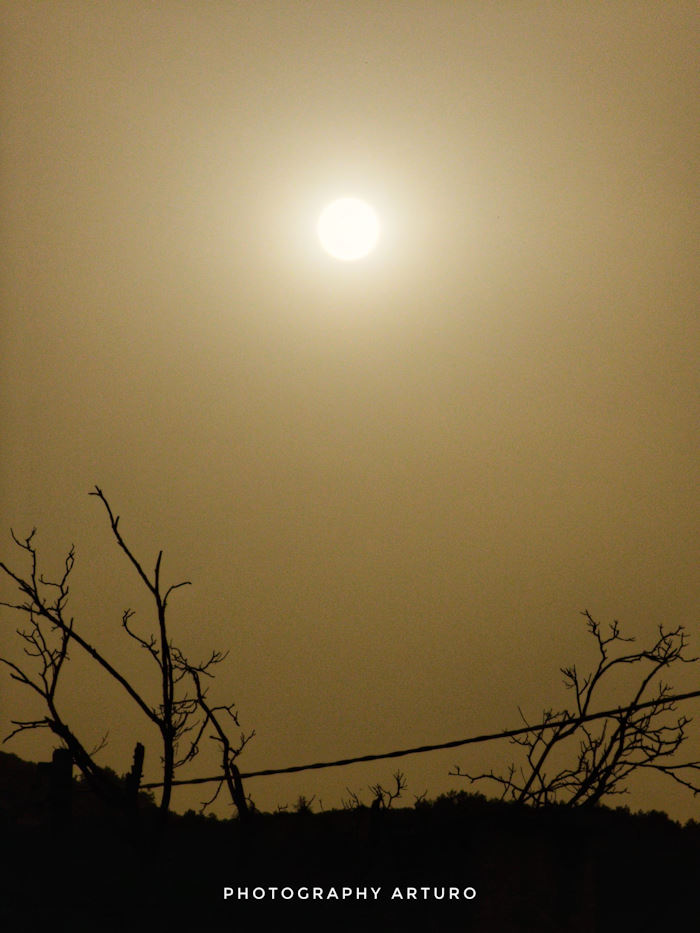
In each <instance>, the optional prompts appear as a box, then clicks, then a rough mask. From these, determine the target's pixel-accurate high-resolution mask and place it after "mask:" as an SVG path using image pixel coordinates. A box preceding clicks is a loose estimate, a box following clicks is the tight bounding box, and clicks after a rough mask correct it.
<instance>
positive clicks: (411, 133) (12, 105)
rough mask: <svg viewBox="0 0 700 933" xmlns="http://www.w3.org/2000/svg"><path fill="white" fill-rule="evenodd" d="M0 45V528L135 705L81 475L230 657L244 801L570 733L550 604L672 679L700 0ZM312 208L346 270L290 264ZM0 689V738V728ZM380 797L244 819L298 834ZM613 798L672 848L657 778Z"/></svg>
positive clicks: (162, 18) (24, 24) (560, 648)
mask: <svg viewBox="0 0 700 933" xmlns="http://www.w3.org/2000/svg"><path fill="white" fill-rule="evenodd" d="M1 16H2V22H1V24H0V25H1V27H2V29H1V32H2V40H1V41H2V48H1V49H0V60H1V61H2V65H0V68H1V71H2V73H1V74H0V79H1V80H0V85H1V87H2V90H1V91H0V93H1V95H2V98H1V101H2V114H3V117H2V119H3V130H2V137H1V140H0V160H1V161H0V172H1V176H0V178H1V180H0V184H1V189H0V194H1V197H2V205H1V207H2V219H1V220H0V269H1V270H2V271H1V272H0V287H1V290H2V319H1V323H0V329H1V330H0V335H1V338H2V348H3V364H2V371H1V373H0V424H1V425H2V439H3V440H2V447H3V456H2V467H1V473H0V518H1V519H2V522H1V524H2V525H3V526H4V528H5V531H3V532H2V533H3V534H5V533H6V530H7V529H9V526H10V525H11V526H12V527H14V528H15V529H16V530H18V531H20V532H23V531H25V530H29V529H30V528H31V527H32V526H33V525H37V526H38V527H39V535H40V537H39V543H40V545H42V546H43V549H44V553H45V555H46V560H47V562H48V564H49V567H52V568H54V569H55V568H57V567H58V566H59V565H60V558H61V555H62V554H63V552H64V551H65V550H66V549H67V547H68V546H69V545H70V543H71V542H75V544H76V547H77V552H78V565H77V567H76V571H75V577H76V579H75V586H74V594H75V603H74V609H75V614H76V619H77V623H78V624H79V625H80V626H81V628H82V629H84V630H85V632H86V633H89V634H90V635H91V636H92V637H93V638H94V641H95V642H96V643H99V644H100V645H103V646H104V647H105V650H106V651H110V652H112V653H113V654H114V656H116V657H119V658H123V659H124V663H125V664H131V663H132V659H133V663H134V664H135V665H136V668H137V671H138V673H137V677H141V676H143V678H144V681H143V682H144V683H147V679H146V675H145V669H143V661H142V659H141V658H139V657H138V656H137V655H136V656H134V655H133V654H129V655H128V657H127V653H126V652H125V651H124V645H123V640H122V638H121V633H120V631H119V619H120V616H121V610H122V609H123V608H125V607H126V606H134V605H136V606H140V605H141V602H142V600H141V597H140V595H139V591H138V585H137V581H136V580H135V579H134V577H133V576H132V575H130V574H129V571H128V568H127V567H126V566H125V564H124V561H123V559H122V556H121V555H120V554H118V553H117V550H116V548H115V547H114V546H113V545H112V543H111V542H110V539H109V534H108V529H107V527H106V525H105V522H104V517H103V514H102V513H101V512H100V510H99V509H98V508H97V507H96V505H97V504H96V503H95V501H94V500H91V499H89V498H88V496H87V493H88V491H89V490H90V489H91V488H92V487H93V485H94V484H95V483H98V484H99V485H100V486H101V487H102V488H103V489H104V490H105V492H106V494H107V495H108V496H109V498H110V500H111V501H112V503H113V505H114V508H115V510H116V511H118V512H119V513H120V514H121V515H122V523H123V525H122V527H123V531H124V534H125V535H126V536H127V537H128V538H129V539H130V540H131V542H132V543H133V546H134V548H135V550H137V551H138V552H139V553H140V554H141V555H143V557H144V559H145V560H148V561H151V560H152V559H154V558H155V554H156V553H157V551H158V549H159V548H161V547H162V548H163V549H164V550H165V563H164V571H165V573H166V574H170V575H171V579H172V580H173V581H174V580H178V579H181V578H183V577H185V578H188V579H190V580H192V583H193V586H192V587H191V588H190V589H188V590H183V591H178V594H177V599H176V600H175V598H174V599H173V602H174V606H173V615H172V626H173V634H174V635H175V637H176V638H177V639H178V640H180V641H181V642H183V643H184V645H185V646H186V647H187V648H188V649H189V650H190V651H191V652H192V653H193V654H194V655H197V656H198V655H199V654H208V652H209V649H210V648H211V647H213V646H215V647H221V648H227V649H230V652H231V654H230V656H229V659H228V660H227V662H226V666H225V668H223V669H222V671H221V673H220V674H219V677H218V679H217V682H216V690H217V695H220V698H221V699H222V700H224V699H227V700H228V699H229V698H233V699H235V700H236V701H237V703H238V704H239V708H240V713H241V719H242V722H243V724H244V725H245V726H246V727H248V728H255V729H256V730H257V736H256V738H255V740H254V741H253V743H252V744H251V745H250V747H249V749H248V750H247V751H246V754H245V762H244V763H242V767H243V768H244V770H253V769H255V768H266V767H277V766H279V767H283V766H285V765H289V764H297V763H301V762H304V761H307V760H308V761H314V760H316V759H318V758H324V759H328V758H335V757H345V756H351V755H362V754H365V753H373V752H381V751H384V750H390V749H393V748H398V747H402V746H413V745H418V744H422V743H426V742H435V743H437V742H441V741H448V740H450V739H456V738H459V737H461V736H468V735H470V734H473V733H480V732H486V731H490V730H492V729H499V728H507V727H509V726H514V725H516V724H517V705H518V704H520V705H521V706H522V707H523V708H524V709H525V710H526V711H527V712H529V713H530V714H531V715H532V716H533V717H535V716H537V715H538V714H539V713H540V712H541V710H542V708H543V707H544V706H548V705H552V706H555V707H559V706H563V705H565V704H566V703H567V702H568V700H569V697H568V696H567V695H565V694H564V691H563V687H562V686H561V682H560V675H559V673H558V671H559V668H560V667H561V666H562V665H564V664H569V663H571V662H573V661H576V662H577V663H578V664H579V666H580V667H586V666H588V665H589V664H590V663H592V662H593V660H594V653H593V652H592V646H591V645H589V644H588V642H587V638H586V635H585V632H584V626H583V623H582V619H581V617H580V615H579V612H580V610H583V609H585V608H588V609H590V611H591V612H592V613H593V614H594V615H595V616H597V617H599V618H600V619H601V620H602V621H609V620H612V619H613V618H617V619H619V620H620V622H621V624H622V626H623V628H624V629H626V630H627V631H628V632H629V633H630V634H636V635H637V636H638V637H639V639H640V641H642V640H648V639H649V638H651V637H653V635H654V632H655V630H656V627H657V626H658V624H659V623H663V624H666V625H676V624H679V623H681V624H684V625H686V626H687V627H688V629H689V631H690V632H691V633H692V634H693V636H694V637H695V642H696V643H695V648H696V651H697V650H698V643H697V640H698V635H700V632H699V631H698V625H697V594H698V587H697V571H696V554H697V527H698V526H697V518H698V513H697V494H696V489H697V488H698V469H697V442H696V440H695V438H696V434H697V424H698V380H697V338H698V317H697V308H698V302H697V296H698V274H697V256H698V252H699V250H698V246H699V243H698V239H699V238H698V223H697V216H698V211H697V206H698V205H697V180H698V174H697V126H698V116H699V115H698V107H697V99H698V95H697V90H698V88H697V72H696V64H695V52H696V49H697V38H698V35H697V34H698V29H697V23H698V20H697V8H696V6H695V4H692V3H682V2H675V3H663V4H661V3H655V2H654V3H652V2H648V3H639V2H637V3H627V2H612V3H606V4H597V3H595V4H594V3H588V2H572V3H567V4H558V3H547V2H493V3H483V2H469V0H463V2H454V3H451V2H400V3H399V2H391V0H383V2H381V3H375V2H371V3H370V2H358V0H353V2H347V3H343V2H328V3H314V2H311V3H287V2H285V3H274V2H239V3H230V2H212V3H201V4H199V3H184V2H182V3H180V2H166V3H161V4H150V3H146V2H141V0H136V2H130V3H121V2H104V3H100V4H92V3H87V2H86V3H77V2H61V3H56V4H53V3H52V4H45V3H30V2H28V3H4V4H2V7H1ZM346 194H353V195H357V196H360V197H363V198H365V199H366V200H367V201H369V202H370V203H371V204H373V206H374V207H375V209H376V210H377V212H378V214H379V215H380V217H381V220H382V238H381V240H380V243H379V246H378V248H377V249H376V250H375V251H374V252H373V253H372V254H371V255H370V256H369V257H367V258H366V259H365V260H362V261H358V262H355V263H349V264H347V263H338V262H337V261H334V260H333V259H331V258H330V257H328V256H327V255H325V254H324V253H323V252H322V250H321V249H320V248H319V245H318V242H317V240H316V237H315V225H316V221H317V217H318V214H319V212H320V210H321V209H322V207H323V206H324V204H326V203H327V202H328V201H329V200H331V199H333V198H334V197H339V196H344V195H346ZM5 541H6V543H5V544H4V545H2V548H1V549H0V553H1V554H2V556H3V558H4V559H7V558H8V557H11V556H12V551H11V549H10V542H9V535H8V536H7V537H6V539H5ZM3 618H5V617H3ZM144 625H145V626H147V622H146V620H145V619H144ZM10 632H11V629H10V626H9V621H8V620H7V619H5V621H4V623H3V630H2V633H1V634H0V639H1V640H0V644H1V645H2V646H3V647H4V646H5V645H6V642H9V641H10ZM75 668H76V674H75V676H74V677H73V678H71V677H70V676H67V677H66V683H65V685H64V686H65V689H66V694H65V697H64V702H65V704H66V709H68V710H74V715H75V717H76V722H78V723H80V724H81V726H82V728H83V729H84V730H85V736H86V737H85V743H86V744H87V745H89V744H90V743H91V738H90V737H92V740H94V741H96V740H97V739H98V738H99V737H100V735H101V734H102V732H104V731H105V729H106V728H109V729H110V746H109V748H108V749H107V751H106V752H105V753H103V754H104V757H103V761H104V763H106V764H110V765H111V766H112V767H114V768H116V770H118V771H123V770H126V768H128V766H129V762H130V755H131V749H132V748H133V743H134V741H135V740H136V738H138V737H141V738H146V739H151V740H152V739H154V737H153V736H149V735H146V736H143V735H142V734H141V732H139V729H141V730H142V727H141V726H138V727H137V726H136V719H135V718H131V717H132V711H131V710H129V708H128V706H127V705H126V703H125V702H124V701H122V699H121V698H120V697H118V695H117V694H116V693H114V691H113V690H112V689H111V688H110V687H109V686H108V685H104V684H102V682H101V681H99V680H96V681H95V682H92V681H91V680H90V674H89V668H88V667H83V666H81V662H80V661H79V659H77V658H76V659H75ZM66 674H67V675H70V672H69V671H67V672H66ZM674 683H676V684H677V686H678V687H679V688H680V687H685V688H686V689H690V688H689V687H688V677H686V681H682V680H680V679H679V680H677V681H674ZM0 689H1V691H2V693H1V696H2V719H3V725H2V728H3V730H4V731H7V729H5V720H6V719H10V718H14V717H15V715H16V714H17V713H18V712H22V711H23V709H24V704H26V698H24V697H22V696H21V694H20V693H19V691H17V690H15V689H14V687H12V686H10V685H9V681H7V680H6V679H5V680H3V682H2V686H1V688H0ZM42 743H43V744H42ZM5 747H6V748H7V749H8V750H10V751H16V752H17V753H18V754H23V755H25V756H26V757H34V758H40V757H45V756H46V754H47V752H46V749H47V748H48V747H49V746H48V745H47V744H46V742H45V737H43V736H38V737H35V738H33V739H32V738H22V740H21V741H16V742H15V743H14V744H12V745H11V746H5ZM156 754H157V753H156V749H155V745H153V751H152V752H151V759H150V760H151V765H152V771H151V776H153V773H154V771H153V769H154V766H155V761H156ZM147 755H148V752H147ZM510 756H511V749H509V747H508V746H507V745H504V746H490V747H488V749H484V750H479V751H477V750H475V751H473V752H470V753H469V756H468V755H467V754H466V752H465V753H464V754H459V753H455V752H451V753H449V755H434V756H422V757H421V758H409V759H405V760H404V761H403V762H402V763H401V764H402V767H403V768H404V770H405V772H406V774H407V777H408V781H409V792H413V793H416V794H418V793H421V792H422V791H423V790H425V789H428V791H429V795H430V796H434V795H436V794H437V793H439V792H442V791H443V790H445V789H447V788H448V787H453V786H457V787H461V786H463V785H460V784H459V783H458V782H456V781H455V780H454V779H450V778H448V777H447V771H448V770H449V768H450V767H451V766H452V765H453V764H454V763H455V762H456V761H458V762H459V763H460V764H461V765H462V766H463V767H465V768H467V769H468V768H470V767H474V768H476V769H479V768H480V767H483V766H484V764H486V765H488V766H494V767H496V768H498V767H500V765H501V764H502V763H506V762H507V761H508V760H509V759H510ZM201 759H202V760H201V762H200V763H199V764H198V767H197V769H195V771H197V772H198V773H201V769H204V770H205V771H206V770H211V768H212V766H213V758H211V757H209V758H207V757H206V756H205V753H204V752H203V753H202V756H201ZM147 762H148V759H147ZM392 770H393V767H392V764H391V762H389V763H384V764H383V765H381V764H377V765H373V766H371V767H367V768H364V767H363V768H360V767H356V768H353V769H350V768H349V769H345V770H342V771H335V772H323V773H319V774H311V775H309V774H307V775H301V776H299V777H298V778H297V777H289V778H281V779H278V780H274V781H273V780H272V779H269V780H266V781H263V780H261V781H259V782H257V783H256V784H255V785H254V786H253V784H252V782H251V786H250V788H249V789H250V792H251V793H252V795H253V797H254V798H255V799H256V800H257V801H258V802H259V804H260V805H262V806H263V807H265V808H274V807H275V806H276V805H277V804H278V803H287V802H292V801H293V800H294V799H295V798H296V796H297V795H298V794H299V793H305V794H306V795H307V796H311V795H313V794H316V795H317V796H320V797H321V798H322V799H323V801H324V804H326V805H327V806H332V805H338V803H339V801H340V798H341V796H343V795H344V793H345V787H346V786H350V787H352V788H353V789H356V790H362V788H363V787H366V785H367V783H368V782H370V781H371V782H373V783H374V782H376V781H377V780H379V781H380V782H381V781H386V780H387V779H388V776H389V775H390V774H391V771H392ZM199 799H201V793H200V792H196V793H195V795H194V797H191V796H186V795H185V794H184V793H183V794H182V795H181V796H180V797H179V798H177V800H178V801H181V802H183V805H189V803H190V802H191V801H192V800H194V801H195V802H196V801H197V800H199ZM407 801H408V802H409V803H410V802H411V801H412V797H410V793H409V797H408V798H407ZM176 802H177V801H176ZM630 802H631V804H632V805H636V806H657V807H660V808H664V809H666V810H668V811H669V812H671V813H673V814H674V815H675V814H679V815H681V816H691V815H693V816H695V818H696V819H697V818H698V803H697V801H696V802H693V801H692V798H690V797H689V796H688V797H687V798H686V797H683V796H682V794H681V793H680V791H679V792H676V791H674V790H673V789H672V788H667V786H666V785H665V784H659V785H657V784H653V785H652V786H650V787H645V788H644V789H643V790H640V791H639V792H638V794H637V795H636V796H634V797H633V798H632V800H631V801H630ZM222 812H223V811H222Z"/></svg>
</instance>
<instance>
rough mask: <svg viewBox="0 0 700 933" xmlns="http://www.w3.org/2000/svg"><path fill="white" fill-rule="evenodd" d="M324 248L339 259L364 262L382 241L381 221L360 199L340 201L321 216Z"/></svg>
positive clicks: (319, 220) (319, 221) (318, 230)
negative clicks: (380, 237)
mask: <svg viewBox="0 0 700 933" xmlns="http://www.w3.org/2000/svg"><path fill="white" fill-rule="evenodd" d="M316 229H317V232H318V238H319V240H320V241H321V246H323V248H324V249H325V250H326V252H327V253H330V255H331V256H333V257H335V258H336V259H342V260H343V261H345V262H349V261H351V260H354V259H362V257H363V256H366V255H367V254H368V253H369V252H371V251H372V250H373V249H374V247H375V246H376V245H377V241H378V240H379V218H378V217H377V215H376V214H375V212H374V210H373V209H372V208H371V207H370V206H369V204H367V203H366V202H365V201H361V200H360V199H359V198H339V199H338V200H337V201H333V202H332V203H331V204H329V205H328V206H327V207H325V208H324V209H323V211H322V212H321V216H320V217H319V219H318V225H317V228H316Z"/></svg>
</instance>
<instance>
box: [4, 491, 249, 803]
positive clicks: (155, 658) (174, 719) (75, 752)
mask: <svg viewBox="0 0 700 933" xmlns="http://www.w3.org/2000/svg"><path fill="white" fill-rule="evenodd" d="M90 495H93V496H95V497H97V498H98V499H99V500H100V501H101V502H102V503H103V505H104V507H105V510H106V512H107V515H108V517H109V523H110V527H111V529H112V533H113V535H114V539H115V541H116V543H117V545H118V546H119V547H120V548H121V550H122V551H123V552H124V554H125V555H126V557H127V559H128V561H129V564H130V565H131V567H132V569H133V570H135V571H136V574H137V575H138V577H139V579H140V580H141V582H142V583H143V585H144V586H145V588H146V589H147V591H148V593H149V595H150V597H151V598H152V601H153V605H154V609H155V622H156V631H155V634H154V633H153V632H151V633H149V634H147V635H144V634H141V633H140V632H139V631H137V630H136V628H134V626H133V616H134V613H133V612H132V611H131V610H130V609H125V610H124V612H123V613H122V619H121V624H122V628H123V630H124V632H125V634H126V635H127V636H128V638H130V639H131V640H132V641H133V642H135V643H136V644H137V645H138V646H139V647H140V648H141V649H143V650H145V651H146V652H147V653H148V655H149V657H150V658H151V660H152V662H153V664H154V667H155V670H156V672H157V679H158V692H159V697H158V701H157V702H153V701H151V700H149V699H148V698H147V697H146V696H145V695H144V694H143V693H142V692H141V691H139V690H138V689H137V688H136V687H135V686H134V682H133V680H132V679H130V678H129V675H128V674H127V673H125V672H124V669H123V668H122V667H119V666H117V665H116V664H114V663H112V662H111V661H109V660H108V659H107V657H106V656H105V655H104V654H103V653H102V652H101V651H100V650H99V649H98V648H97V647H96V641H95V639H94V636H93V637H87V636H86V635H84V634H82V633H81V632H80V631H79V630H78V629H77V628H76V626H75V624H74V619H73V617H72V616H70V615H69V614H68V599H69V592H70V587H69V580H70V575H71V571H72V570H73V566H74V563H75V549H74V547H71V548H70V550H69V552H68V555H67V557H66V559H65V563H64V569H63V573H62V575H61V576H60V578H59V579H57V580H51V579H48V578H47V577H45V576H44V575H43V573H42V572H41V569H40V564H39V557H38V552H37V548H36V545H35V543H34V537H35V534H36V530H35V529H34V530H32V532H31V533H30V534H29V535H28V536H27V537H26V538H24V539H20V538H18V537H17V536H16V535H15V534H14V532H12V539H13V541H14V543H15V545H16V546H17V547H18V548H19V549H20V550H21V551H22V552H23V553H24V555H25V557H26V560H27V564H28V569H27V570H25V571H23V572H22V571H15V570H12V569H11V568H10V567H9V566H7V565H6V564H5V563H2V562H0V569H1V570H2V571H3V572H4V573H5V575H6V577H7V578H9V579H10V580H11V581H13V582H14V584H15V585H16V587H17V589H18V590H19V593H20V594H21V595H20V601H19V602H17V601H14V602H11V601H2V602H0V605H2V606H5V607H7V608H10V609H12V610H14V611H15V612H18V613H20V614H21V615H22V616H23V617H24V618H25V624H26V626H27V627H26V628H20V629H18V631H17V634H18V636H19V637H20V639H21V640H22V641H23V642H24V655H25V660H24V662H22V663H18V662H15V661H12V660H11V659H10V658H8V657H2V658H0V661H1V662H2V663H3V664H5V665H6V666H7V667H8V668H9V669H10V676H11V677H12V679H13V680H15V681H17V682H18V683H20V684H22V685H23V686H25V687H27V688H28V689H29V690H31V691H33V692H34V693H35V694H37V695H38V696H40V697H41V699H42V700H43V701H44V704H45V706H46V715H45V716H44V717H43V718H41V719H31V720H12V724H13V726H14V727H15V728H14V729H13V731H12V732H11V733H10V735H9V736H8V737H7V738H11V737H12V736H13V735H16V734H17V733H19V732H23V731H26V730H31V729H49V730H50V731H51V732H52V733H53V734H54V735H56V736H57V737H58V738H60V739H61V740H62V741H63V743H64V744H65V747H66V748H67V749H69V751H70V754H71V757H72V760H73V762H74V763H75V765H76V766H77V767H78V768H79V770H80V771H81V773H82V774H83V776H84V778H85V780H86V781H88V782H89V783H90V784H91V785H92V787H93V788H94V789H95V790H96V791H97V792H98V793H99V794H101V795H102V796H104V797H105V798H108V799H110V800H111V801H112V802H113V803H116V804H130V803H131V799H130V798H131V797H133V795H134V794H135V793H136V792H137V791H138V787H139V783H140V778H141V768H142V764H143V756H144V749H143V746H142V745H141V743H137V745H136V747H135V750H134V763H133V766H132V770H131V774H130V780H128V781H126V782H125V783H124V784H123V785H120V784H119V783H118V782H115V781H114V780H113V779H112V776H111V775H110V773H109V769H106V768H104V767H101V766H100V765H98V764H97V763H96V761H95V756H96V754H97V752H99V751H100V750H101V749H102V748H103V747H104V740H103V742H102V743H100V744H99V745H98V746H97V747H96V748H93V749H91V750H88V749H87V748H86V747H85V745H84V744H83V743H82V742H81V740H80V738H79V737H78V731H77V729H76V728H75V727H74V726H73V725H71V724H69V723H68V721H67V720H66V717H65V715H64V714H63V712H62V709H61V706H60V704H59V702H58V699H57V687H58V685H59V680H60V679H62V677H63V676H64V674H63V672H64V669H65V667H66V664H67V662H68V660H69V650H70V649H72V648H73V647H75V646H77V647H78V648H79V649H81V650H82V651H84V652H85V653H86V654H87V655H88V656H89V657H90V658H91V659H92V660H93V661H94V662H95V663H96V664H97V665H98V666H99V667H101V668H102V670H103V671H105V672H106V673H107V674H108V675H109V676H110V677H111V678H112V679H113V680H114V681H116V682H117V683H118V684H119V685H120V687H121V688H122V689H123V690H124V692H125V693H126V694H127V695H128V696H129V698H130V699H131V700H132V701H133V702H134V703H135V704H136V706H137V707H138V708H139V710H140V711H141V713H142V714H143V715H144V716H145V718H146V719H147V720H148V721H149V722H150V723H151V724H152V725H153V726H155V727H156V729H157V730H158V732H159V733H160V737H161V749H162V752H161V756H160V757H161V762H162V769H163V780H162V791H161V797H160V809H161V811H162V813H163V814H165V813H167V811H168V809H169V806H170V797H171V792H172V782H173V779H174V774H175V771H176V769H177V768H178V767H180V766H181V765H184V764H185V763H187V762H189V761H191V760H192V759H193V758H194V757H195V756H196V755H197V753H198V750H199V743H200V742H201V740H202V738H203V736H204V735H205V732H206V731H207V730H208V729H211V730H213V732H212V733H211V738H212V739H213V740H214V741H215V742H216V743H217V744H218V745H219V748H220V751H221V765H222V781H221V784H222V785H223V784H225V785H226V786H227V788H228V790H229V792H230V794H231V799H232V800H233V802H234V803H235V804H236V806H237V808H238V810H239V812H241V813H242V814H245V812H246V810H247V802H246V798H245V795H244V793H243V788H242V784H241V780H240V774H239V772H238V769H237V766H236V763H235V761H236V758H237V757H238V755H239V754H240V753H241V751H242V750H243V748H244V747H245V745H246V744H247V742H248V741H249V740H250V738H251V737H252V735H253V734H254V733H249V734H248V735H246V734H244V733H243V732H240V733H239V734H238V735H237V737H236V738H235V739H231V738H230V737H229V732H228V728H229V727H230V725H231V724H233V725H234V726H235V727H236V728H237V729H239V728H240V725H239V721H238V715H237V712H236V708H235V706H234V704H232V703H230V704H225V705H213V704H212V703H210V701H209V700H208V695H207V688H206V686H205V681H206V680H207V679H210V678H211V677H212V676H213V670H214V668H215V667H216V665H218V664H220V663H221V662H222V661H223V660H224V658H225V657H226V654H227V653H226V652H222V651H212V652H211V654H210V655H209V657H208V658H207V659H206V660H204V661H201V662H199V663H196V664H195V663H194V662H192V661H190V660H189V659H188V658H187V657H186V655H185V654H184V653H183V652H182V650H181V649H180V648H179V647H178V646H177V645H176V644H174V643H173V641H172V638H171V636H170V634H169V632H168V626H167V609H168V600H169V598H170V596H171V594H172V593H173V592H174V591H175V590H177V589H178V588H180V587H182V586H187V585H188V583H189V581H182V582H180V583H174V584H171V585H170V586H167V587H166V586H164V584H163V582H162V579H161V562H162V558H163V552H162V551H160V552H159V553H158V556H157V558H156V561H155V568H154V570H153V573H151V574H149V573H147V571H146V570H145V569H144V566H143V564H142V562H141V561H140V560H139V559H138V558H137V557H136V556H135V554H134V553H133V551H132V550H131V549H130V548H129V546H128V544H127V543H126V541H125V539H124V537H123V536H122V533H121V531H120V528H119V516H118V515H115V514H114V512H113V511H112V508H111V506H110V504H109V502H108V501H107V499H106V497H105V495H104V493H103V492H102V490H101V489H100V488H99V487H95V489H94V491H93V492H92V493H90ZM217 793H218V791H217ZM215 796H216V795H215Z"/></svg>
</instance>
